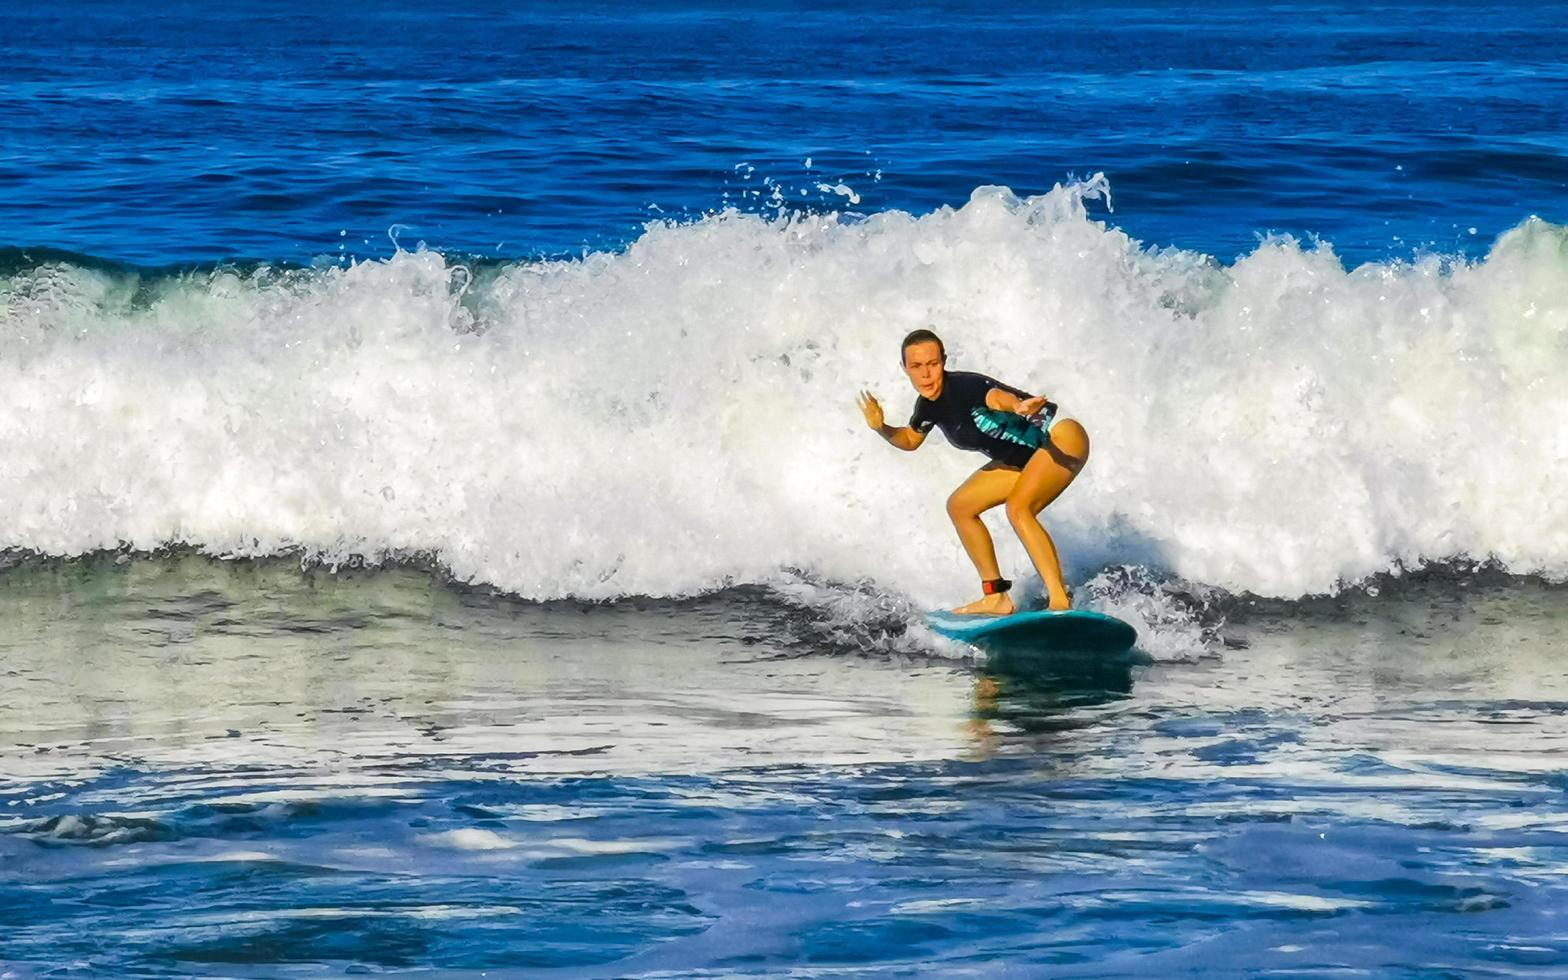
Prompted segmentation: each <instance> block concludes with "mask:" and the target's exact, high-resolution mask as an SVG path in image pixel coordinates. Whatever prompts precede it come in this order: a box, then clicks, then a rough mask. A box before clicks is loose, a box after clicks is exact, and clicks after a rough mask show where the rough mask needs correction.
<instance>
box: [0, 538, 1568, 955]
mask: <svg viewBox="0 0 1568 980" xmlns="http://www.w3.org/2000/svg"><path fill="white" fill-rule="evenodd" d="M810 616H811V614H810V613H809V612H806V611H802V610H799V609H795V608H794V607H792V606H791V605H789V604H788V603H786V602H783V601H780V600H778V599H776V598H769V597H768V596H767V595H766V594H763V593H757V594H744V593H728V594H723V595H719V596H716V597H713V598H710V599H706V600H701V601H695V602H689V603H677V604H670V603H656V602H641V603H631V604H618V605H611V606H579V605H575V604H560V605H551V604H545V605H538V604H522V603H515V602H511V601H507V600H504V599H497V598H493V597H490V596H488V595H484V594H480V593H474V592H470V591H462V590H456V589H453V588H451V587H447V586H443V585H441V584H439V583H436V582H433V581H432V580H431V579H430V578H429V576H428V575H426V574H425V573H423V572H416V571H412V570H408V571H383V572H376V573H366V572H358V573H341V574H339V575H337V576H334V575H330V574H327V573H324V572H316V573H310V574H305V573H301V572H300V571H299V570H298V569H297V568H292V569H291V568H290V567H288V566H287V565H286V564H285V565H273V564H261V565H256V564H224V563H216V562H211V561H207V560H203V559H195V558H190V559H168V560H145V559H144V560H136V561H132V562H129V563H126V564H121V565H116V564H114V563H112V562H110V561H107V560H105V561H99V562H90V563H85V564H72V565H37V564H27V565H23V566H20V567H16V568H13V569H11V570H10V571H9V572H7V573H5V576H4V578H3V579H0V619H3V621H4V622H6V623H7V624H8V625H9V626H10V627H11V628H10V629H8V630H7V632H6V634H5V639H4V641H3V643H0V664H3V665H4V668H5V669H4V673H3V675H0V697H3V700H4V703H5V704H6V705H7V711H6V712H5V714H4V715H3V716H0V746H3V755H0V773H3V782H0V808H3V809H0V813H3V818H0V820H3V822H0V831H3V833H0V912H3V916H4V918H5V920H6V922H7V924H8V929H7V930H6V932H5V934H4V937H3V938H0V960H3V961H4V962H5V963H6V964H8V966H9V968H10V969H11V970H12V971H13V972H19V973H20V975H24V976H25V975H32V974H33V973H35V972H36V973H39V974H46V973H47V974H50V975H103V974H107V973H114V974H121V975H125V974H140V973H148V972H168V971H175V972H180V971H193V972H200V973H214V972H216V973H224V974H233V975H258V976H259V975H277V974H278V973H280V972H288V971H294V972H299V973H302V974H313V973H316V972H319V971H320V970H321V969H323V968H326V967H331V968H332V969H334V970H336V969H339V968H346V967H369V968H373V969H375V970H412V969H427V968H444V969H480V968H503V967H513V968H521V967H550V968H555V969H558V970H561V971H563V972H564V973H565V974H567V975H583V976H599V975H617V976H620V975H644V974H657V973H660V972H661V971H671V972H679V973H690V972H692V971H699V972H701V971H706V972H711V973H713V974H733V973H745V972H753V971H755V972H769V971H772V970H778V969H783V968H785V967H788V966H790V965H802V964H805V965H816V966H820V967H822V968H823V969H825V970H827V971H828V972H831V973H833V974H836V975H843V974H846V973H848V974H853V973H856V972H858V971H861V970H864V971H867V972H868V973H871V972H874V973H876V974H878V975H886V974H889V973H891V974H892V975H910V976H914V975H924V974H929V973H931V972H933V971H953V972H957V971H960V970H963V969H966V968H974V969H983V970H985V971H986V972H993V973H994V972H996V971H998V970H999V969H1002V968H1003V967H1004V966H1005V968H1006V969H1009V970H1012V971H1014V972H1017V973H1019V974H1020V975H1023V974H1029V973H1032V972H1034V971H1035V970H1036V969H1038V968H1040V967H1041V966H1042V965H1049V966H1050V967H1051V972H1052V973H1053V974H1054V975H1078V974H1082V975H1103V974H1105V973H1107V972H1113V973H1114V972H1132V973H1143V974H1148V975H1171V974H1172V973H1182V972H1194V971H1209V970H1216V969H1217V970H1222V971H1231V972H1254V971H1259V970H1264V969H1278V970H1283V971H1288V972H1291V973H1293V974H1297V975H1312V974H1328V973H1331V972H1337V971H1342V970H1344V969H1351V970H1357V971H1370V972H1372V973H1378V974H1387V973H1388V972H1390V971H1392V972H1400V971H1403V972H1404V973H1406V974H1409V975H1416V974H1425V973H1431V972H1434V971H1437V972H1440V971H1445V970H1446V971H1455V972H1464V973H1467V974H1470V975H1487V974H1496V975H1505V974H1512V973H1514V972H1519V971H1524V970H1527V969H1529V968H1534V967H1540V966H1547V965H1551V966H1564V965H1568V932H1565V931H1564V928H1563V926H1562V923H1561V921H1560V918H1559V917H1558V916H1557V914H1556V913H1557V911H1558V909H1560V908H1561V906H1562V904H1563V902H1564V900H1565V898H1568V890H1565V888H1564V886H1563V884H1562V881H1563V876H1564V874H1565V872H1568V833H1565V831H1568V799H1565V787H1568V775H1565V770H1564V768H1563V765H1562V758H1563V752H1564V750H1565V749H1568V718H1565V712H1568V668H1565V667H1564V661H1563V658H1562V654H1563V650H1564V643H1565V640H1568V603H1565V601H1564V596H1563V594H1562V592H1561V591H1560V590H1556V589H1549V588H1545V587H1541V586H1535V585H1532V584H1530V583H1529V582H1527V581H1517V580H1507V579H1501V580H1495V581H1494V580H1488V579H1485V578H1484V577H1483V578H1482V579H1481V580H1457V579H1456V580H1452V581H1450V580H1447V579H1444V580H1441V581H1438V580H1432V581H1424V582H1416V583H1406V584H1404V585H1402V586H1399V587H1397V588H1394V589H1391V590H1389V591H1388V592H1385V594H1383V595H1380V596H1376V597H1372V596H1367V595H1358V596H1354V597H1347V598H1345V599H1342V600H1338V601H1329V600H1322V601H1320V602H1319V603H1318V604H1316V605H1313V604H1308V605H1293V606H1281V607H1279V608H1263V607H1260V606H1257V605H1251V606H1248V605H1240V606H1237V607H1236V608H1235V609H1232V610H1231V611H1230V620H1231V621H1230V623H1229V624H1228V625H1227V627H1226V630H1227V633H1226V635H1227V636H1228V637H1229V644H1230V647H1229V649H1227V650H1226V652H1225V653H1224V654H1223V656H1218V657H1209V658H1204V659H1202V660H1199V661H1195V662H1189V663H1150V662H1148V661H1147V658H1144V657H1138V656H1136V655H1135V656H1133V657H1131V658H1130V659H1125V660H1115V661H1111V662H1107V661H1106V660H1104V659H1103V658H1102V659H1098V660H1089V659H1084V658H1072V657H1067V658H1060V657H1058V658H1051V659H1044V660H1042V659H1039V658H1033V659H1031V658H1027V657H1024V658H1020V657H1019V656H1017V655H1015V656H1013V657H1012V658H1010V659H1004V660H1003V661H1002V662H1000V663H998V662H991V663H986V662H983V661H970V660H963V659H944V658H943V657H941V656H937V655H935V654H933V656H931V657H929V658H924V659H920V658H904V659H892V658H889V657H886V656H879V657H869V656H864V655H860V654H858V653H857V652H856V651H855V650H854V649H852V648H833V647H830V646H822V647H818V648H816V649H812V648H810V646H809V644H805V643H803V642H800V641H799V637H801V636H803V635H805V632H807V631H809V625H810V624H809V622H808V620H809V618H810ZM1413 937H1414V941H1413Z"/></svg>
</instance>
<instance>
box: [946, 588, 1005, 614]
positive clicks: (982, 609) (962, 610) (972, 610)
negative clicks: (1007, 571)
mask: <svg viewBox="0 0 1568 980" xmlns="http://www.w3.org/2000/svg"><path fill="white" fill-rule="evenodd" d="M953 612H955V613H957V614H958V615H960V616H1011V615H1012V614H1013V600H1012V599H1009V598H1008V597H1007V593H1006V592H998V593H996V594H995V595H988V596H986V597H985V598H983V599H976V600H975V601H974V602H971V603H970V604H969V605H967V606H959V607H958V608H957V609H954V610H953Z"/></svg>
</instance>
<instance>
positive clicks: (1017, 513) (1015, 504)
mask: <svg viewBox="0 0 1568 980" xmlns="http://www.w3.org/2000/svg"><path fill="white" fill-rule="evenodd" d="M1005 506H1006V508H1007V522H1008V523H1009V524H1011V525H1012V526H1013V527H1018V526H1019V525H1020V524H1021V523H1023V522H1025V521H1032V520H1034V515H1035V508H1033V507H1031V506H1030V501H1029V499H1028V498H1026V497H1022V496H1017V497H1008V498H1007V503H1006V505H1005Z"/></svg>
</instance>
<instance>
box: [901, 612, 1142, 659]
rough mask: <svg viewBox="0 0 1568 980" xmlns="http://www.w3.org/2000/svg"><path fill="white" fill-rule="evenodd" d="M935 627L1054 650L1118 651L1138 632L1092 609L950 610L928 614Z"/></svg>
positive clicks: (977, 639) (964, 636) (985, 640)
mask: <svg viewBox="0 0 1568 980" xmlns="http://www.w3.org/2000/svg"><path fill="white" fill-rule="evenodd" d="M926 623H927V624H928V625H929V626H930V627H931V629H932V630H934V631H936V632H937V633H940V634H942V635H943V636H946V637H950V638H952V639H954V640H962V641H963V642H965V643H972V644H974V645H975V646H981V647H983V646H987V645H992V644H1006V645H1008V646H1013V647H1019V646H1025V645H1028V646H1033V647H1038V648H1040V649H1052V650H1095V651H1105V652H1116V651H1120V650H1126V649H1128V648H1130V647H1131V646H1132V645H1133V644H1134V643H1136V642H1137V640H1138V631H1137V630H1135V629H1133V628H1132V627H1131V626H1129V625H1128V624H1126V623H1124V622H1122V621H1121V620H1119V619H1117V618H1116V617H1115V616H1107V615H1106V614H1105V613H1098V612H1094V611H1092V610H1089V609H1062V610H1058V611H1056V612H1052V611H1050V610H1045V609H1040V610H1035V611H1033V612H1017V613H1013V614H1012V615H1011V616H957V615H954V614H953V613H950V612H933V613H927V614H926Z"/></svg>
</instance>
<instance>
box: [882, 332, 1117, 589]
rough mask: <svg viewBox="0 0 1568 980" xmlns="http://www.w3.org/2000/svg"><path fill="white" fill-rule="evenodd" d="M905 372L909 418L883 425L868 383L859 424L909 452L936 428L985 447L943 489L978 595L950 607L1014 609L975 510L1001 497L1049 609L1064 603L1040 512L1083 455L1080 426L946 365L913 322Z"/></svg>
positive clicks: (1039, 399) (932, 339) (904, 349)
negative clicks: (979, 458)
mask: <svg viewBox="0 0 1568 980" xmlns="http://www.w3.org/2000/svg"><path fill="white" fill-rule="evenodd" d="M900 354H901V359H902V360H903V366H904V373H905V374H907V375H909V380H910V383H911V384H913V385H914V386H915V391H916V392H918V393H919V398H917V399H916V400H915V411H914V414H913V415H911V416H910V418H909V424H908V425H906V426H901V427H899V428H896V429H895V428H893V427H892V426H890V425H887V424H886V422H885V420H884V418H883V414H882V406H881V405H880V404H879V403H878V402H877V400H876V397H875V396H873V395H872V394H871V393H870V392H868V391H862V392H861V393H860V411H861V413H862V414H863V415H865V417H866V424H867V425H869V426H871V428H872V429H874V430H876V432H877V434H879V435H880V436H882V438H884V439H886V440H887V441H888V442H889V443H891V444H892V445H894V446H897V447H898V448H899V449H903V450H907V451H909V452H913V451H914V450H916V449H919V448H920V447H921V445H922V444H923V443H924V442H925V441H926V436H927V435H928V434H930V432H931V429H932V428H933V427H934V428H939V429H941V430H942V434H943V435H944V436H946V437H947V441H948V442H950V443H952V444H953V445H954V446H955V447H957V448H959V449H969V450H973V451H975V452H980V453H984V454H985V455H986V456H988V457H990V462H988V463H986V464H985V465H984V466H982V467H980V468H979V469H978V470H975V472H974V473H973V474H971V475H970V477H969V479H967V480H965V481H964V482H963V483H962V484H961V485H960V486H959V487H958V489H957V490H954V491H953V493H952V495H951V496H949V497H948V498H947V514H948V516H949V517H951V518H952V519H953V527H955V528H956V529H957V530H958V540H959V541H961V542H963V545H964V551H966V552H968V554H969V560H970V561H972V562H974V564H975V570H976V571H977V572H979V573H980V585H981V590H982V592H983V593H984V595H983V596H982V597H981V598H979V599H977V600H976V601H974V602H971V603H969V604H968V605H965V606H960V607H959V608H957V609H955V610H953V612H955V613H964V614H971V615H994V616H1007V615H1010V614H1011V613H1012V612H1013V611H1014V606H1013V600H1012V599H1011V598H1009V597H1008V595H1007V591H1008V590H1009V589H1010V588H1012V584H1013V583H1012V582H1010V581H1008V580H1007V579H1005V578H1002V574H1001V570H1000V569H999V568H998V567H997V564H996V546H995V545H994V544H992V542H991V533H990V532H989V531H988V530H986V526H985V522H983V521H982V520H980V515H981V514H983V513H985V512H986V511H988V510H990V509H991V508H992V507H995V506H996V505H997V504H1006V505H1007V520H1008V523H1010V524H1012V526H1013V530H1014V531H1015V532H1016V533H1017V534H1018V540H1019V541H1021V542H1023V546H1024V550H1026V551H1027V552H1029V559H1030V560H1031V561H1032V562H1034V567H1035V570H1036V571H1038V572H1039V573H1040V580H1041V581H1042V582H1044V583H1045V590H1046V595H1047V597H1048V598H1049V600H1050V608H1052V609H1068V608H1071V606H1072V602H1071V600H1069V599H1068V597H1067V587H1066V586H1065V585H1063V584H1062V564H1061V561H1060V560H1059V559H1058V558H1057V556H1056V545H1055V544H1053V543H1052V541H1051V536H1050V535H1049V534H1047V533H1046V531H1045V528H1044V527H1043V526H1042V525H1041V524H1040V518H1039V516H1038V515H1039V513H1040V511H1042V510H1044V509H1045V507H1046V506H1047V505H1049V504H1050V503H1051V501H1053V500H1055V499H1056V498H1057V497H1059V496H1061V494H1062V491H1063V490H1066V489H1067V485H1068V484H1070V483H1072V482H1073V478H1074V477H1076V476H1077V475H1078V471H1079V470H1081V469H1083V464H1084V463H1086V462H1087V461H1088V459H1089V434H1088V433H1087V432H1085V431H1084V428H1083V426H1082V425H1080V424H1079V423H1078V422H1077V420H1075V419H1068V418H1063V419H1057V418H1055V411H1056V406H1055V405H1054V404H1052V403H1051V402H1049V401H1047V400H1046V399H1045V398H1044V397H1043V396H1040V395H1030V394H1028V393H1026V392H1023V391H1020V390H1019V389H1017V388H1014V387H1012V386H1011V385H1006V384H1003V383H1002V382H1000V381H997V380H995V379H994V378H989V377H986V376H985V375H983V374H976V373H973V372H969V371H948V370H946V365H947V350H946V348H945V347H943V345H942V340H941V338H940V337H938V336H937V335H936V334H935V333H933V332H931V331H930V330H916V331H914V332H913V333H911V334H910V335H909V336H907V337H905V338H904V343H903V345H902V346H901V348H900Z"/></svg>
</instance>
